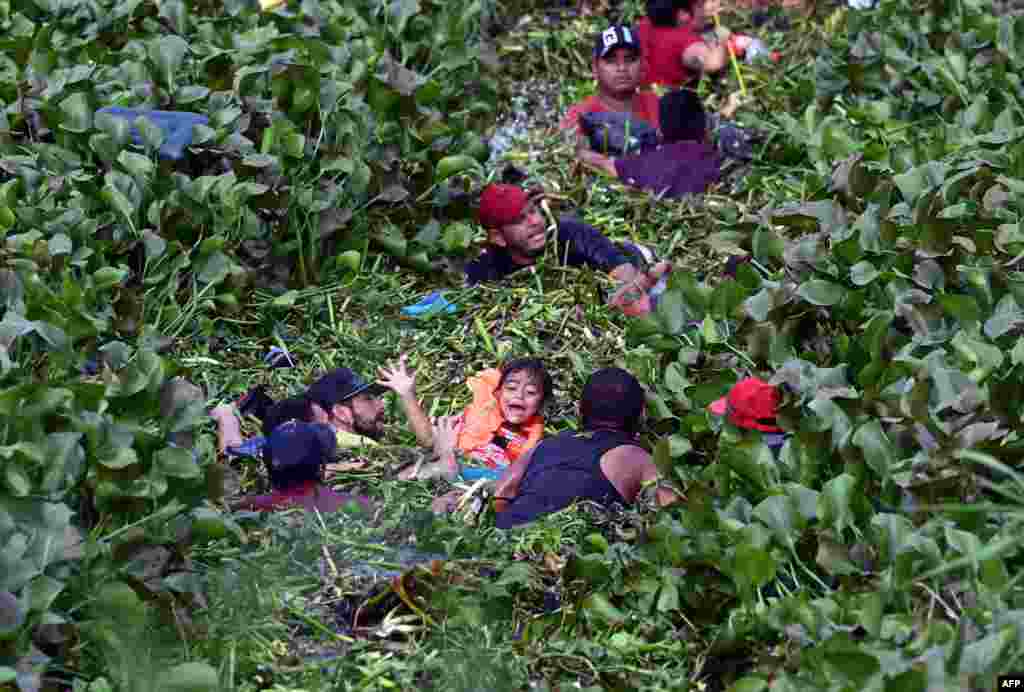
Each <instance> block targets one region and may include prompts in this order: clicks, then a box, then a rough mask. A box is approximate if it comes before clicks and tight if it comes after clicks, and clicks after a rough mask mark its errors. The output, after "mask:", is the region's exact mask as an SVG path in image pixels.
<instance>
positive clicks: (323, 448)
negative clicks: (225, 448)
mask: <svg viewBox="0 0 1024 692" xmlns="http://www.w3.org/2000/svg"><path fill="white" fill-rule="evenodd" d="M337 447H338V441H337V438H336V436H335V431H334V429H332V428H331V427H330V426H329V425H327V424H326V423H310V422H305V421H300V420H296V419H290V420H287V421H285V422H282V423H280V424H273V425H272V429H271V430H270V431H269V433H268V435H267V444H266V446H265V447H264V449H263V455H264V458H265V461H266V464H267V469H268V475H269V477H270V484H271V487H272V492H270V493H269V494H265V495H246V496H243V497H241V498H239V499H238V500H237V501H235V502H234V503H233V508H234V509H249V510H256V511H261V512H269V511H274V510H279V509H288V508H290V507H302V508H303V509H306V510H307V511H312V510H314V509H315V510H317V511H319V512H323V513H328V512H336V511H338V510H339V509H341V508H342V507H344V506H345V505H347V504H350V503H352V504H355V505H357V506H359V507H361V508H362V509H364V510H366V509H369V505H370V502H369V499H368V498H365V497H360V496H353V495H343V494H340V493H338V492H335V491H334V490H333V489H332V488H331V487H330V486H329V485H327V484H325V483H324V482H323V475H324V468H325V467H326V466H327V465H329V464H330V462H331V461H332V460H333V459H334V456H335V453H336V451H337Z"/></svg>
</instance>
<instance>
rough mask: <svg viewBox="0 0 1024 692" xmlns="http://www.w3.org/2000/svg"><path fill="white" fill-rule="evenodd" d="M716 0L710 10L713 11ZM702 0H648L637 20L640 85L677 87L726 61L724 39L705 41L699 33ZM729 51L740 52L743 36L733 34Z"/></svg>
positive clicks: (703, 6)
mask: <svg viewBox="0 0 1024 692" xmlns="http://www.w3.org/2000/svg"><path fill="white" fill-rule="evenodd" d="M718 4H719V3H718V2H714V3H712V6H711V8H710V9H711V11H712V12H717V9H718ZM704 16H705V0H648V1H647V16H646V17H642V18H641V19H640V21H639V22H638V23H637V30H636V33H637V36H638V38H639V41H640V52H641V55H643V61H644V70H643V78H642V80H641V86H649V85H652V84H660V85H662V86H665V87H671V88H677V87H681V86H685V85H687V84H690V83H691V82H694V81H696V80H697V79H698V78H699V77H700V76H701V74H703V73H709V74H712V73H715V72H719V71H721V70H722V69H723V68H725V67H726V66H727V65H728V64H729V50H728V48H727V45H728V44H726V43H708V42H705V41H704V39H703V38H702V36H701V33H700V32H701V31H702V30H703V28H704V21H705V20H704ZM730 40H732V41H733V43H734V45H733V51H734V52H735V53H736V54H737V56H741V55H742V54H743V49H744V48H745V46H743V45H741V42H742V41H743V40H746V41H747V42H749V39H748V38H747V37H741V36H734V37H731V38H730Z"/></svg>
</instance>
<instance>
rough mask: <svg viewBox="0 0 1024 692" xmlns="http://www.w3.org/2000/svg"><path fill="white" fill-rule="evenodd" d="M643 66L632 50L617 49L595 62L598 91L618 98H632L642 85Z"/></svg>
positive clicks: (638, 56)
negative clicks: (641, 73)
mask: <svg viewBox="0 0 1024 692" xmlns="http://www.w3.org/2000/svg"><path fill="white" fill-rule="evenodd" d="M642 68H643V64H642V62H641V60H640V55H639V54H638V53H637V52H636V51H634V50H633V49H631V48H617V49H616V50H613V51H612V52H611V53H609V54H608V55H606V56H605V57H603V58H596V59H595V60H594V77H595V78H596V79H597V86H598V90H599V91H600V92H601V93H602V94H608V95H609V96H614V97H616V98H628V97H630V96H631V95H632V94H633V92H634V91H636V88H637V87H638V86H639V85H640V72H641V70H642Z"/></svg>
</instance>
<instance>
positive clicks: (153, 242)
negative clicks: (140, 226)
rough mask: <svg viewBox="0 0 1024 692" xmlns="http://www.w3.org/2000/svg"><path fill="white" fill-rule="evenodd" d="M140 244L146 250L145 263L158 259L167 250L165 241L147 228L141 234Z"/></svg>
mask: <svg viewBox="0 0 1024 692" xmlns="http://www.w3.org/2000/svg"><path fill="white" fill-rule="evenodd" d="M142 244H143V246H144V247H145V248H146V260H147V261H152V260H155V259H158V258H159V257H161V256H162V255H163V254H164V252H165V251H166V250H167V241H166V240H164V239H163V238H162V237H160V236H159V235H157V234H156V233H154V232H153V231H151V230H149V229H148V228H147V229H146V230H144V231H143V232H142Z"/></svg>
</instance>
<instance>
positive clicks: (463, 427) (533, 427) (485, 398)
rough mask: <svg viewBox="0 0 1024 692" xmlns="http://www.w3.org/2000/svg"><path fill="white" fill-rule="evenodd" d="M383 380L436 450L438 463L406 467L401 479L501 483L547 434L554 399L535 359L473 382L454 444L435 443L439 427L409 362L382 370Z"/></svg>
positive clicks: (415, 429)
mask: <svg viewBox="0 0 1024 692" xmlns="http://www.w3.org/2000/svg"><path fill="white" fill-rule="evenodd" d="M380 382H381V383H382V384H383V385H384V386H386V387H388V388H389V389H391V390H393V391H394V392H396V393H397V394H398V396H399V399H400V400H401V401H402V407H403V409H404V410H405V411H406V414H407V415H408V417H409V424H410V427H411V428H412V430H413V432H414V433H415V435H416V439H417V441H418V442H419V443H420V444H421V445H423V446H424V447H432V448H433V449H434V451H435V454H436V455H437V456H438V460H437V461H436V462H434V463H431V464H425V463H423V462H421V463H418V464H416V465H414V466H411V467H409V468H407V469H405V470H404V471H403V472H402V473H401V474H400V477H402V478H428V477H437V476H440V477H444V478H447V479H448V480H454V479H456V478H461V479H462V480H466V481H474V480H478V479H480V478H489V479H497V478H498V477H500V475H501V473H502V471H503V470H504V469H505V468H506V467H507V466H508V465H509V464H511V463H513V462H515V461H516V460H517V459H519V458H520V457H521V456H522V455H523V454H524V453H526V452H527V451H528V450H529V449H531V448H532V447H533V446H534V445H535V444H537V442H539V441H540V439H541V438H542V437H543V435H544V417H543V414H542V411H543V408H544V405H545V403H546V402H547V401H548V399H549V398H550V396H551V390H552V382H551V375H550V374H549V373H548V371H547V369H546V368H545V367H544V363H543V362H542V361H541V360H539V359H536V358H519V359H516V360H512V361H509V362H507V363H504V364H503V365H502V366H501V367H500V368H490V369H487V370H484V371H482V372H479V373H477V374H476V375H474V376H473V377H471V378H469V381H468V382H467V384H468V385H469V388H470V390H471V391H472V392H473V400H472V402H471V403H470V405H469V406H467V407H466V409H465V410H464V411H463V412H462V413H461V414H459V415H458V416H456V417H455V423H454V425H455V426H457V430H456V437H455V440H454V443H452V444H447V443H445V441H441V442H440V443H439V441H438V440H437V439H435V438H436V437H437V436H436V435H435V428H434V427H433V426H432V425H431V423H430V421H429V420H428V419H427V415H426V413H424V411H423V408H422V407H421V406H420V403H419V400H418V399H417V396H416V379H415V375H414V374H413V373H410V372H409V371H408V369H407V368H406V364H405V358H404V357H403V358H401V359H400V360H399V362H398V363H397V364H396V365H394V366H391V367H388V368H382V369H381V371H380Z"/></svg>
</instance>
